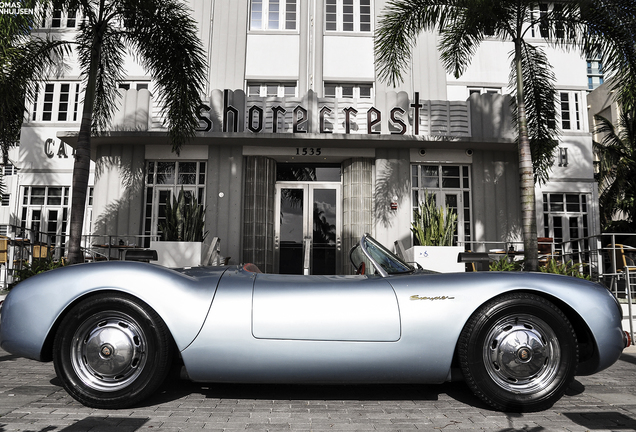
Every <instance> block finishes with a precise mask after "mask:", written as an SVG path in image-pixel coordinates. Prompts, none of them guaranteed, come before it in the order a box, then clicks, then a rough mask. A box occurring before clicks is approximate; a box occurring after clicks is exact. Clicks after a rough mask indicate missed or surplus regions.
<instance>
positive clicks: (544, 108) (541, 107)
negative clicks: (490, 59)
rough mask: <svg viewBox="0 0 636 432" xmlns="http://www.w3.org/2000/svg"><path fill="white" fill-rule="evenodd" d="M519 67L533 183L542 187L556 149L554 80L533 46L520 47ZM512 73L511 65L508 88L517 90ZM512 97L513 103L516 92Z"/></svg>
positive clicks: (524, 44) (539, 52)
mask: <svg viewBox="0 0 636 432" xmlns="http://www.w3.org/2000/svg"><path fill="white" fill-rule="evenodd" d="M521 64H522V71H523V84H524V102H525V107H526V117H527V125H528V136H529V139H530V148H531V151H532V165H533V169H534V176H535V182H538V183H545V182H547V181H548V178H549V174H550V171H551V167H552V165H553V162H554V151H555V149H556V147H557V146H558V128H557V127H556V122H555V116H556V112H555V111H556V100H555V98H556V93H557V92H556V87H555V82H556V78H555V76H554V72H553V70H552V66H551V65H550V63H549V62H548V59H547V56H546V55H545V53H544V52H543V50H541V49H540V48H538V47H536V46H533V45H530V44H527V43H522V49H521ZM514 71H515V69H514V65H512V67H511V74H510V87H511V88H513V89H516V88H517V87H516V84H515V82H516V79H517V77H516V74H515V73H514ZM514 96H515V97H514V100H516V97H517V95H516V91H515V92H514ZM513 114H514V118H515V119H516V118H517V107H516V105H515V106H514V107H513Z"/></svg>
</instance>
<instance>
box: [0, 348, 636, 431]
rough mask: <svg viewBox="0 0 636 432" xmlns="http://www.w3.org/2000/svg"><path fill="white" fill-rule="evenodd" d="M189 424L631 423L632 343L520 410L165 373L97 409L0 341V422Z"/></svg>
mask: <svg viewBox="0 0 636 432" xmlns="http://www.w3.org/2000/svg"><path fill="white" fill-rule="evenodd" d="M387 396H388V397H387ZM400 396H403V397H404V399H399V397H400ZM189 430H205V431H206V432H209V431H220V432H238V431H272V432H277V431H294V432H300V431H312V432H324V431H391V432H393V431H413V430H425V431H433V432H435V431H455V430H466V431H468V430H471V431H473V430H474V431H493V432H495V431H497V432H508V431H542V432H551V431H566V432H579V431H590V430H591V431H595V432H602V431H623V430H636V348H630V349H628V350H627V351H626V352H625V353H624V354H623V356H622V358H621V360H619V361H618V362H617V363H616V364H615V365H614V366H612V367H611V368H609V369H608V370H606V371H603V372H601V373H599V374H597V375H594V376H591V377H578V378H577V380H576V381H575V383H574V384H573V386H571V388H570V389H569V390H568V393H567V394H566V396H564V397H563V398H562V399H561V400H560V401H559V402H557V403H556V404H555V405H554V406H553V407H552V408H550V409H548V410H545V411H543V412H539V413H524V414H513V413H500V412H497V411H493V410H491V409H489V408H488V407H486V406H485V405H484V404H483V403H481V402H480V401H479V400H478V399H477V398H476V397H475V396H473V395H472V394H471V392H470V390H468V388H467V387H466V386H465V385H464V384H463V383H449V384H442V385H438V386H413V385H406V386H342V387H338V386H265V385H259V386H249V385H240V386H230V385H219V386H212V385H210V386H203V385H199V384H192V383H188V382H184V381H175V382H171V383H169V384H167V385H166V386H165V388H163V389H162V391H161V393H160V394H158V395H156V396H155V397H153V398H151V399H149V400H148V401H145V402H144V403H143V404H142V405H141V406H138V407H135V408H132V409H124V410H97V409H93V408H87V407H84V406H82V405H81V404H79V403H77V402H76V401H75V400H74V399H72V398H71V397H70V396H69V395H68V394H67V393H66V392H65V391H64V390H63V389H62V387H61V386H60V382H59V380H57V378H56V377H55V374H54V371H53V366H52V364H50V363H37V362H34V361H31V360H26V359H21V358H17V357H12V356H10V355H8V354H7V353H6V352H4V351H1V350H0V431H1V432H13V431H21V432H74V431H81V432H100V431H113V432H115V431H116V432H128V431H131V432H134V431H151V432H154V431H158V432H172V431H175V432H176V431H189Z"/></svg>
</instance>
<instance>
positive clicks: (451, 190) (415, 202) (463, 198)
mask: <svg viewBox="0 0 636 432" xmlns="http://www.w3.org/2000/svg"><path fill="white" fill-rule="evenodd" d="M470 182H471V179H470V166H469V165H411V189H412V190H411V192H412V196H411V198H412V206H413V211H415V210H416V209H418V208H419V205H420V203H421V202H423V201H424V199H425V197H426V194H427V193H429V194H431V193H432V194H434V195H435V202H436V203H438V205H442V204H444V205H447V206H448V207H450V208H451V209H452V210H454V211H455V213H456V214H457V231H456V233H455V241H454V242H455V244H457V243H462V242H463V243H464V244H470V242H471V240H472V227H471V221H472V218H471V207H470Z"/></svg>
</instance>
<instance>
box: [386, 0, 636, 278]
mask: <svg viewBox="0 0 636 432" xmlns="http://www.w3.org/2000/svg"><path fill="white" fill-rule="evenodd" d="M606 3H612V2H602V3H600V2H596V1H594V0H583V1H578V2H574V1H562V2H555V3H554V7H553V9H552V10H551V11H544V12H541V13H537V12H536V11H535V10H534V6H535V5H536V4H537V3H536V1H530V0H513V1H509V0H392V1H390V2H389V3H388V5H387V7H386V10H385V13H384V15H383V16H382V18H381V19H380V22H379V27H378V29H377V31H376V40H375V53H376V62H377V67H378V74H379V77H380V78H381V79H383V80H386V81H388V82H389V83H390V84H392V85H394V86H395V85H397V84H399V83H400V82H401V81H402V70H404V69H406V68H407V67H408V59H409V58H410V56H411V50H412V47H413V46H414V45H415V42H416V38H417V36H418V35H419V34H420V33H421V32H423V31H437V32H438V33H439V34H440V37H441V39H440V45H439V49H440V52H441V59H442V62H443V64H444V66H445V67H446V70H447V71H448V72H449V73H452V74H453V75H454V76H455V77H459V76H461V75H462V73H463V72H464V71H465V70H466V68H467V67H468V66H469V65H470V62H471V60H472V57H473V55H474V54H475V52H476V50H477V48H478V47H479V45H480V44H481V42H482V41H483V40H484V39H485V38H486V37H496V38H498V39H500V40H505V41H510V42H512V43H513V45H514V50H513V51H512V53H511V58H512V67H511V75H510V77H511V78H510V81H511V85H510V87H511V88H512V89H513V96H514V99H515V101H516V105H515V114H516V120H517V127H518V131H519V134H518V140H517V143H518V149H519V170H520V177H521V182H520V186H521V214H522V227H523V236H524V251H525V261H526V268H527V269H528V270H531V271H536V270H537V267H538V251H537V226H536V207H535V206H536V204H535V195H534V193H535V189H534V185H535V181H539V182H545V181H547V178H548V174H549V169H550V167H551V165H552V154H553V150H554V148H555V147H556V143H557V141H556V133H557V131H556V130H555V129H554V127H553V126H552V125H551V123H553V121H554V117H555V116H554V109H555V106H556V105H555V102H556V101H555V95H556V92H555V87H554V76H553V74H552V71H551V68H550V65H549V63H548V61H547V58H546V56H545V54H544V52H543V50H542V48H541V47H540V46H535V45H532V44H530V43H528V41H527V40H526V36H527V33H528V32H529V31H531V29H537V28H538V29H539V31H540V33H541V35H542V37H544V38H545V41H546V42H547V43H549V44H551V45H555V46H561V47H564V48H571V47H581V48H583V49H585V50H586V51H587V52H595V53H598V52H602V53H615V52H617V51H618V50H620V48H621V47H622V46H624V45H620V46H619V42H620V43H625V44H627V43H626V42H625V40H624V38H626V37H627V36H626V34H623V33H621V32H619V31H612V38H607V39H606V38H604V37H603V36H604V34H603V31H604V30H608V29H609V25H607V23H609V22H611V21H610V20H609V19H610V18H608V17H610V16H611V19H615V20H618V21H615V22H613V23H612V25H615V26H616V25H618V26H620V25H621V22H623V19H624V18H623V17H624V16H625V15H627V16H629V14H631V16H632V17H633V11H634V5H633V1H632V2H631V3H630V1H628V0H618V1H617V2H615V5H614V6H616V8H618V9H620V8H622V9H623V12H622V13H621V12H619V11H618V10H615V9H614V6H613V5H607V7H606V8H605V4H606ZM604 8H605V9H604ZM606 9H607V10H606ZM610 9H611V10H610ZM604 19H607V21H605V20H604ZM631 22H633V21H631ZM588 24H594V27H592V28H591V27H590V26H589V25H588ZM604 25H605V26H604ZM590 28H591V30H590ZM608 31H609V30H608ZM632 44H633V39H632Z"/></svg>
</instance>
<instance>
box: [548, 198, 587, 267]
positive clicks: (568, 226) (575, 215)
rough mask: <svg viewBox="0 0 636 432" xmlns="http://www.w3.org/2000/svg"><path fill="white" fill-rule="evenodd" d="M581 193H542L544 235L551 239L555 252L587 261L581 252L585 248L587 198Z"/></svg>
mask: <svg viewBox="0 0 636 432" xmlns="http://www.w3.org/2000/svg"><path fill="white" fill-rule="evenodd" d="M590 199H591V196H590V195H589V194H583V193H567V192H566V193H561V192H559V193H544V194H543V230H544V236H545V237H548V238H552V239H554V245H555V246H554V247H555V252H556V253H558V254H560V255H561V256H563V257H564V258H565V261H569V260H570V259H572V260H573V261H574V262H589V261H588V260H587V258H586V257H583V256H581V254H583V253H585V252H586V251H589V239H588V237H589V235H590V232H589V220H588V213H587V208H588V202H589V201H590Z"/></svg>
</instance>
